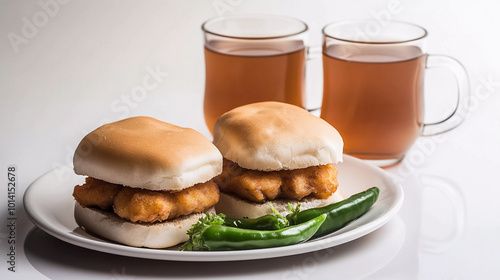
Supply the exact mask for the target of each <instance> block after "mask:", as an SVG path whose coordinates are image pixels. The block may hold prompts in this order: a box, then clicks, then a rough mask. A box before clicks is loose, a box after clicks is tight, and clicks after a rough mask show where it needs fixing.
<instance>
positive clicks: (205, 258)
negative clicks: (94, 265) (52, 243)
mask: <svg viewBox="0 0 500 280" xmlns="http://www.w3.org/2000/svg"><path fill="white" fill-rule="evenodd" d="M343 156H344V162H346V161H347V162H352V163H353V164H361V165H363V166H364V167H365V168H368V169H370V170H371V171H372V172H375V173H377V174H378V175H379V176H382V177H384V178H385V179H386V180H387V182H389V184H388V186H389V187H390V188H392V190H393V191H394V193H395V198H394V203H392V204H391V205H389V207H388V208H387V209H386V211H385V212H384V213H383V214H381V216H379V217H377V218H376V219H373V220H371V221H368V222H367V223H364V224H362V225H360V226H358V227H356V228H353V229H351V230H348V231H346V232H343V233H341V234H338V235H337V234H333V235H331V236H329V235H327V236H324V237H320V238H317V239H313V240H309V241H307V242H304V243H300V244H295V245H290V246H283V247H273V248H265V249H255V250H234V251H174V250H165V249H152V248H136V247H130V246H127V245H122V244H119V243H112V242H110V241H106V240H104V239H103V240H93V239H89V238H86V237H84V236H79V235H75V234H72V230H71V229H69V228H68V232H64V231H61V230H60V229H59V228H58V227H57V226H55V225H52V224H51V223H50V222H46V219H45V218H44V217H43V215H42V214H40V213H39V212H37V211H36V209H35V208H36V206H35V205H33V203H32V201H33V199H32V192H34V190H35V188H37V186H39V185H41V182H43V181H44V180H47V178H49V177H50V176H51V175H52V174H53V173H55V172H57V170H58V169H61V168H67V167H59V168H55V169H52V170H50V171H48V172H46V173H45V174H43V175H41V176H40V177H38V178H37V179H36V180H35V181H33V182H32V183H31V184H30V185H29V186H28V188H27V189H26V191H25V193H24V195H23V206H24V209H25V211H26V213H27V215H28V217H29V219H30V220H31V222H32V223H33V224H35V225H36V226H37V227H38V228H40V229H41V230H43V231H44V232H46V233H48V234H49V235H52V236H53V237H55V238H57V239H59V240H62V241H64V242H67V243H70V244H73V245H75V246H79V247H83V248H87V249H91V250H95V251H100V252H104V253H110V254H115V255H121V256H128V257H137V258H145V259H156V260H171V261H190V262H191V261H194V262H198V261H202V262H214V261H243V260H256V259H268V258H276V257H283V256H292V255H297V254H303V253H308V252H313V251H317V250H321V249H327V248H330V247H333V246H338V245H341V244H344V243H347V242H350V241H352V240H355V239H358V238H360V237H362V236H365V235H367V234H369V233H371V232H373V231H375V230H377V229H379V228H380V227H382V226H383V225H384V224H386V223H387V222H388V221H389V220H390V219H391V218H393V217H394V216H395V215H396V214H397V213H398V211H399V209H400V208H401V206H402V204H403V200H404V192H403V188H402V186H401V184H400V183H399V182H396V181H395V180H394V179H393V178H392V177H391V176H390V175H389V173H387V172H386V171H385V170H383V169H381V168H379V167H376V166H373V165H370V164H368V163H366V162H364V161H362V160H360V159H358V158H355V157H352V156H349V155H345V154H344V155H343ZM346 159H347V160H346ZM72 176H76V174H72ZM64 181H65V180H63V182H64ZM339 239H340V240H339ZM103 242H107V243H105V244H106V245H105V246H103Z"/></svg>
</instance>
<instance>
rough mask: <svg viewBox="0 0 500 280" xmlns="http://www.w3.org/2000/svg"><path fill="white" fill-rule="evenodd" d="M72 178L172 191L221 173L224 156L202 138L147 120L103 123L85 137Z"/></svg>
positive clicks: (78, 150)
mask: <svg viewBox="0 0 500 280" xmlns="http://www.w3.org/2000/svg"><path fill="white" fill-rule="evenodd" d="M73 165H74V170H75V173H76V174H79V175H87V176H90V177H94V178H97V179H100V180H103V181H106V182H110V183H114V184H120V185H124V186H128V187H132V188H142V189H148V190H154V191H155V190H169V191H176V190H182V189H185V188H188V187H191V186H193V185H195V184H197V183H203V182H206V181H208V180H210V179H212V178H213V177H215V176H217V175H219V174H220V173H221V171H222V156H221V154H220V152H219V151H218V150H217V148H216V147H215V146H214V145H213V144H212V143H211V142H210V141H209V140H208V139H207V138H206V137H205V136H203V135H202V134H200V133H199V132H197V131H195V130H193V129H191V128H184V127H179V126H176V125H173V124H169V123H166V122H162V121H159V120H157V119H154V118H150V117H132V118H128V119H124V120H121V121H117V122H113V123H109V124H105V125H103V126H101V127H99V128H97V129H96V130H94V131H92V132H90V133H89V134H88V135H86V136H85V137H84V138H83V139H82V141H81V142H80V144H79V145H78V147H77V149H76V151H75V155H74V158H73Z"/></svg>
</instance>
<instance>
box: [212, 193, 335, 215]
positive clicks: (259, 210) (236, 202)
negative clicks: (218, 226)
mask: <svg viewBox="0 0 500 280" xmlns="http://www.w3.org/2000/svg"><path fill="white" fill-rule="evenodd" d="M343 199H344V196H343V195H342V192H341V191H340V190H339V189H337V191H336V192H334V193H333V194H332V195H331V196H330V197H328V198H325V199H318V198H305V199H302V200H301V201H300V210H306V209H310V208H316V207H322V206H326V205H328V204H332V203H335V202H339V201H341V200H343ZM271 202H272V203H273V206H274V209H276V210H277V211H278V212H279V213H281V214H282V215H287V214H289V213H290V212H291V211H290V209H289V208H288V202H290V204H292V205H293V207H294V208H295V207H296V206H297V203H298V202H297V201H292V200H286V199H276V200H273V201H271ZM215 210H216V211H217V213H224V214H225V215H226V216H227V217H229V218H234V219H241V218H249V219H254V218H258V217H261V216H264V215H267V214H273V213H274V212H273V210H272V209H271V205H270V204H269V203H268V202H266V203H255V202H251V201H247V200H243V199H241V198H238V197H236V196H234V195H231V194H227V193H224V192H222V191H221V192H220V198H219V202H218V203H217V204H216V205H215Z"/></svg>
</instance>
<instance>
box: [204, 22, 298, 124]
mask: <svg viewBox="0 0 500 280" xmlns="http://www.w3.org/2000/svg"><path fill="white" fill-rule="evenodd" d="M202 30H203V37H204V52H205V70H206V71H205V76H206V77H205V96H204V105H203V107H204V108H203V109H204V115H205V121H206V124H207V127H208V128H209V130H210V131H211V132H212V130H213V126H214V124H215V121H216V120H217V118H219V117H220V116H221V115H222V114H223V113H225V112H227V111H229V110H231V109H233V108H235V107H238V106H241V105H244V104H249V103H254V102H260V101H280V102H286V103H290V104H294V105H297V106H300V107H304V105H305V104H304V102H305V100H304V99H305V97H304V92H305V64H306V56H307V48H306V43H305V41H306V31H307V30H308V27H307V25H306V24H305V23H304V22H302V21H300V20H297V19H294V18H290V17H285V16H277V15H235V16H229V17H220V18H214V19H210V20H208V21H206V22H205V23H203V25H202Z"/></svg>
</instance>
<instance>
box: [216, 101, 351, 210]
mask: <svg viewBox="0 0 500 280" xmlns="http://www.w3.org/2000/svg"><path fill="white" fill-rule="evenodd" d="M213 143H214V144H215V146H217V148H218V149H219V150H220V151H221V153H222V156H223V157H224V167H223V171H222V174H221V175H220V176H218V177H216V178H215V182H216V183H217V185H218V186H219V189H220V191H221V193H220V201H219V203H217V205H216V206H215V208H216V210H217V212H222V213H224V214H226V216H228V217H231V218H244V217H248V218H256V217H260V216H263V215H266V214H272V213H273V211H272V208H271V205H270V204H269V203H268V202H272V204H273V206H274V208H275V209H276V210H277V211H278V212H280V213H289V212H290V210H289V207H288V203H289V202H290V203H291V204H292V205H293V206H294V207H295V206H296V204H297V203H298V202H300V205H301V206H300V209H302V210H305V209H308V208H314V207H321V206H324V205H328V204H331V203H334V202H338V201H340V200H342V199H343V197H342V194H341V192H340V190H338V182H337V170H336V168H335V166H336V163H338V162H341V161H342V149H343V141H342V137H341V136H340V134H339V133H338V132H337V130H335V128H333V127H332V126H331V125H330V124H328V123H327V122H326V121H324V120H322V119H320V118H319V117H316V116H314V115H312V114H311V113H309V112H308V111H306V110H304V109H302V108H300V107H297V106H294V105H289V104H285V103H279V102H260V103H254V104H249V105H244V106H241V107H238V108H235V109H233V110H231V111H229V112H227V113H225V114H224V115H222V116H221V117H220V118H219V119H218V120H217V121H216V123H215V126H214V140H213Z"/></svg>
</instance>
